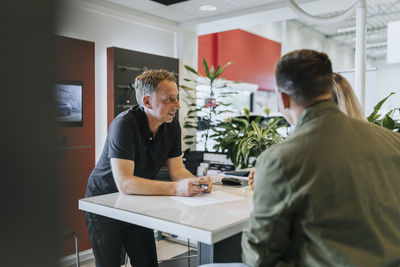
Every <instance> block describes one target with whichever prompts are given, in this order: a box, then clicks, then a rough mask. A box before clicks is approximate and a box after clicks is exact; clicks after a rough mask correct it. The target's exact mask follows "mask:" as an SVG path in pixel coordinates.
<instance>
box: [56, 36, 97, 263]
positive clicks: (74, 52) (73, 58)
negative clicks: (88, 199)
mask: <svg viewBox="0 0 400 267" xmlns="http://www.w3.org/2000/svg"><path fill="white" fill-rule="evenodd" d="M56 41H57V43H56V45H57V70H56V77H57V79H58V80H71V81H81V82H83V93H82V98H83V103H82V107H83V126H82V127H60V128H59V143H60V144H59V146H60V148H61V149H60V170H61V173H60V178H61V179H60V181H61V183H60V186H61V190H60V192H62V195H61V196H60V198H61V203H62V206H61V207H60V218H61V226H65V227H68V228H70V229H73V230H74V231H75V233H76V234H77V236H78V239H79V250H80V251H83V250H87V249H89V248H91V245H90V241H89V236H88V232H87V228H86V224H85V221H84V218H83V212H82V211H80V210H78V200H79V199H80V198H83V197H84V195H85V190H86V185H87V180H88V177H89V175H90V172H91V171H92V169H93V167H94V164H95V150H94V149H95V140H94V138H95V136H94V132H95V128H94V127H95V124H94V123H95V114H94V112H95V111H94V43H93V42H88V41H83V40H77V39H72V38H66V37H57V40H56ZM63 247H64V250H63V252H62V256H65V255H69V254H72V253H74V242H73V239H71V240H65V241H63Z"/></svg>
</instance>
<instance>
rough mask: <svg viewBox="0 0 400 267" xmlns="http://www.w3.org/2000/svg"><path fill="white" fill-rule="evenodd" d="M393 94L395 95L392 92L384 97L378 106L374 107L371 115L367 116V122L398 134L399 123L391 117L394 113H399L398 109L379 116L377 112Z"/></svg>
mask: <svg viewBox="0 0 400 267" xmlns="http://www.w3.org/2000/svg"><path fill="white" fill-rule="evenodd" d="M393 94H395V93H394V92H392V93H390V94H389V95H388V96H387V97H385V98H384V99H382V100H381V101H379V102H378V104H376V105H375V107H374V110H373V111H372V113H371V114H370V115H369V116H368V118H367V120H368V121H369V122H371V123H375V124H377V125H380V126H382V127H385V128H387V129H389V130H392V131H394V132H398V133H400V121H398V120H397V121H396V120H394V119H393V115H394V113H395V112H396V111H398V112H399V113H400V108H394V109H391V110H389V111H388V112H386V113H385V114H379V111H380V109H381V107H382V105H383V104H384V103H385V102H386V100H387V99H388V98H389V97H390V96H392V95H393Z"/></svg>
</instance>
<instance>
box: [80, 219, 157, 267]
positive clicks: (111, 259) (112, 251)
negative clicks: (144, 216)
mask: <svg viewBox="0 0 400 267" xmlns="http://www.w3.org/2000/svg"><path fill="white" fill-rule="evenodd" d="M85 219H86V224H87V226H88V230H89V237H90V242H91V243H92V247H93V253H94V256H95V259H96V267H117V266H118V267H120V266H121V264H120V261H121V248H122V246H123V247H124V248H125V250H126V252H127V254H128V256H129V259H130V261H131V264H132V266H134V267H142V266H143V267H153V266H158V262H157V252H156V244H155V241H154V232H153V230H151V229H148V228H144V227H141V226H137V225H134V224H129V223H125V222H121V221H117V220H114V219H110V218H107V217H103V216H100V215H96V214H93V213H89V212H85Z"/></svg>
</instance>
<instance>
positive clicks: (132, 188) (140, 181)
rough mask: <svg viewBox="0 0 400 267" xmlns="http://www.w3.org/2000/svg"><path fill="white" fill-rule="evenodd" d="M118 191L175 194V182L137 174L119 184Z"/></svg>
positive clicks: (141, 193)
mask: <svg viewBox="0 0 400 267" xmlns="http://www.w3.org/2000/svg"><path fill="white" fill-rule="evenodd" d="M118 189H119V191H120V192H122V193H125V194H134V195H164V196H174V195H176V183H175V182H164V181H154V180H149V179H145V178H141V177H137V176H132V177H127V178H125V179H123V181H122V182H121V183H120V185H119V188H118Z"/></svg>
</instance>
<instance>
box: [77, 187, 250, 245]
mask: <svg viewBox="0 0 400 267" xmlns="http://www.w3.org/2000/svg"><path fill="white" fill-rule="evenodd" d="M218 190H222V191H224V192H227V193H229V194H234V195H237V196H239V197H242V199H240V200H235V201H230V202H222V203H215V204H209V205H202V206H197V207H192V206H189V205H186V204H184V203H181V202H179V201H176V200H174V199H172V198H170V197H168V196H139V195H125V194H122V193H113V194H107V195H102V196H96V197H91V198H85V199H81V200H79V209H81V210H85V211H89V212H93V213H96V214H100V215H103V216H106V217H110V218H114V219H117V220H121V221H125V222H129V223H133V224H136V225H140V226H144V227H147V228H151V229H157V230H160V231H163V232H167V233H171V234H176V235H179V236H181V237H185V238H190V239H193V240H197V241H199V242H203V243H206V244H214V243H216V242H218V241H220V240H223V239H225V238H227V237H230V236H232V235H234V234H237V233H239V232H241V231H242V230H243V228H245V227H246V226H247V225H248V222H249V218H250V213H251V211H252V210H253V192H252V191H251V190H250V188H249V187H248V186H246V187H242V188H233V187H229V186H218V185H214V186H213V191H218Z"/></svg>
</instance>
